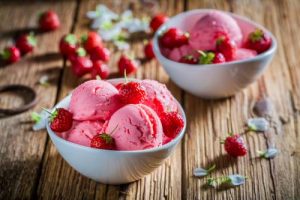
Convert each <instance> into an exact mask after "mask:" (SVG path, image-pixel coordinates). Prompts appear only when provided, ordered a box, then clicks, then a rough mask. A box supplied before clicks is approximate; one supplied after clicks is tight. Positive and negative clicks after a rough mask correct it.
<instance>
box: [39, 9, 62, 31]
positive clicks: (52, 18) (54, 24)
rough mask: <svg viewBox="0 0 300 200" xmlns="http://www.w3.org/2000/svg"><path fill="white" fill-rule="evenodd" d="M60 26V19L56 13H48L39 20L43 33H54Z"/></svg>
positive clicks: (43, 14)
mask: <svg viewBox="0 0 300 200" xmlns="http://www.w3.org/2000/svg"><path fill="white" fill-rule="evenodd" d="M59 26H60V22H59V18H58V16H57V14H56V13H55V12H54V11H51V10H49V11H46V12H44V13H42V14H41V16H40V18H39V27H40V29H41V30H42V31H53V30H55V29H57V28H58V27H59Z"/></svg>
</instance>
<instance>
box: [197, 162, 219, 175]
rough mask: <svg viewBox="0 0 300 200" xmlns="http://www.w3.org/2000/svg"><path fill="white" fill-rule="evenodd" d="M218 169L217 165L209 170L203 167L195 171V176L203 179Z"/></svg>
mask: <svg viewBox="0 0 300 200" xmlns="http://www.w3.org/2000/svg"><path fill="white" fill-rule="evenodd" d="M215 168H216V165H213V166H211V167H210V168H208V169H203V168H201V167H199V168H196V169H195V170H194V176H196V177H203V176H207V175H208V174H210V173H211V172H212V171H213V170H214V169H215Z"/></svg>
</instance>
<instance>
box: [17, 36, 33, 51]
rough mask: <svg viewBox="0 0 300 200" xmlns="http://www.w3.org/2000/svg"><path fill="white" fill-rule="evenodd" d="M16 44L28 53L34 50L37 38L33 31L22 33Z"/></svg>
mask: <svg viewBox="0 0 300 200" xmlns="http://www.w3.org/2000/svg"><path fill="white" fill-rule="evenodd" d="M16 46H17V47H18V48H19V50H20V51H21V53H22V54H26V53H29V52H32V51H33V48H34V47H35V46H36V38H35V36H34V34H33V33H30V34H29V35H28V34H24V35H21V36H20V37H19V38H18V39H17V41H16Z"/></svg>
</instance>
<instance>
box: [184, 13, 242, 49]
mask: <svg viewBox="0 0 300 200" xmlns="http://www.w3.org/2000/svg"><path fill="white" fill-rule="evenodd" d="M224 34H225V35H227V36H228V37H229V38H231V39H232V40H233V41H235V43H236V44H237V45H238V46H239V45H240V43H241V41H242V38H243V35H242V32H241V30H240V27H239V26H238V24H237V22H236V21H235V20H234V19H233V18H232V17H231V16H230V15H228V14H226V13H224V12H221V11H210V12H208V13H207V14H206V15H204V16H203V17H201V18H200V19H199V20H198V21H197V22H196V24H195V25H194V26H193V27H192V29H191V30H190V38H189V44H190V45H191V46H192V47H193V48H194V49H199V50H202V51H205V50H215V44H216V39H217V38H218V37H219V36H220V35H224Z"/></svg>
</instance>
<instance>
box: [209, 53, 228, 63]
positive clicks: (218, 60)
mask: <svg viewBox="0 0 300 200" xmlns="http://www.w3.org/2000/svg"><path fill="white" fill-rule="evenodd" d="M224 62H226V59H225V57H224V55H223V54H222V53H220V52H216V53H215V57H214V59H213V61H212V63H214V64H218V63H224Z"/></svg>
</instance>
